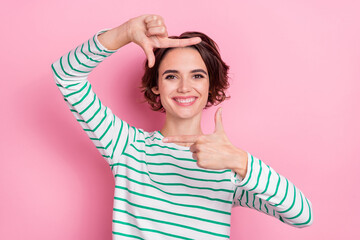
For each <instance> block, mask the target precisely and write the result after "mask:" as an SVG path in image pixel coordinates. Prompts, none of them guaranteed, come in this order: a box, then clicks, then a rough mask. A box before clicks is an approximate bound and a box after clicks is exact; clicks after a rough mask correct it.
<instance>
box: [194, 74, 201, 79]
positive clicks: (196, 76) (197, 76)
mask: <svg viewBox="0 0 360 240" xmlns="http://www.w3.org/2000/svg"><path fill="white" fill-rule="evenodd" d="M194 78H203V75H201V74H196V75H194Z"/></svg>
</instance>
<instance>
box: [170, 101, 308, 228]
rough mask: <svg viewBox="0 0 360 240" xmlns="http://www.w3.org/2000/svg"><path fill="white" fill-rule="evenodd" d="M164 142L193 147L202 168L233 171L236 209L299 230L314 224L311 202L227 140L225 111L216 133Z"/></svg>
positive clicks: (218, 117)
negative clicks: (224, 119)
mask: <svg viewBox="0 0 360 240" xmlns="http://www.w3.org/2000/svg"><path fill="white" fill-rule="evenodd" d="M163 141H164V142H173V143H192V145H191V146H190V151H191V152H192V153H193V158H194V159H196V160H197V164H198V166H199V167H202V168H206V169H216V170H222V169H231V172H232V177H231V181H232V182H233V183H234V185H235V186H236V187H235V192H234V197H233V203H234V206H239V205H240V206H243V207H249V208H253V209H256V210H258V211H261V212H263V213H266V214H268V215H271V216H274V217H276V218H278V219H279V220H281V221H282V222H285V223H287V224H290V225H292V226H295V227H305V226H309V225H311V224H312V221H313V214H312V207H311V203H310V201H309V200H308V199H307V198H306V197H305V195H304V194H303V193H302V192H301V191H300V190H299V189H298V188H296V187H295V185H294V184H293V183H291V182H290V181H289V180H288V179H286V178H285V177H283V176H281V175H280V174H278V173H277V172H275V171H274V169H272V168H271V167H270V166H268V165H266V164H265V163H263V162H262V161H260V160H259V159H257V158H255V157H253V156H252V155H250V154H249V153H247V152H246V151H243V150H241V149H239V148H237V147H235V146H234V145H233V144H232V143H231V142H230V140H229V139H228V138H227V136H226V134H225V131H224V127H223V124H222V118H221V108H218V110H217V111H216V113H215V131H214V133H212V134H208V135H199V136H190V135H188V136H171V137H166V138H163Z"/></svg>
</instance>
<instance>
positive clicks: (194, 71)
mask: <svg viewBox="0 0 360 240" xmlns="http://www.w3.org/2000/svg"><path fill="white" fill-rule="evenodd" d="M196 72H202V73H204V74H205V75H207V73H206V72H205V71H204V70H203V69H194V70H191V71H190V73H196ZM167 73H179V71H178V70H172V69H169V70H166V71H165V72H164V73H163V74H162V75H164V74H167Z"/></svg>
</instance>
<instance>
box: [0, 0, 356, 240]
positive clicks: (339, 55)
mask: <svg viewBox="0 0 360 240" xmlns="http://www.w3.org/2000/svg"><path fill="white" fill-rule="evenodd" d="M359 10H360V4H359V3H358V1H355V0H354V1H344V0H343V1H329V0H311V1H303V0H297V1H285V0H272V1H253V0H251V1H250V0H249V1H238V0H232V1H209V0H206V1H205V0H204V1H194V0H190V1H187V0H186V1H185V0H182V1H165V0H164V1H155V0H152V1H133V0H132V1H119V0H118V1H115V0H103V1H98V0H96V1H95V0H86V1H85V0H76V1H74V0H62V1H45V0H43V1H41V0H32V1H21V4H19V1H13V2H11V1H7V3H3V4H2V7H1V10H0V13H1V14H0V18H1V19H0V20H1V21H0V27H1V28H0V29H1V46H0V47H1V58H0V61H1V69H2V70H1V81H0V91H1V93H0V96H1V101H0V104H1V105H0V106H1V124H0V128H1V129H0V132H1V145H0V147H1V149H0V158H1V161H0V239H4V240H5V239H14V240H15V239H16V240H18V239H28V240H35V239H36V240H43V239H44V240H45V239H52V240H60V239H69V240H73V239H74V240H75V239H76V240H77V239H80V240H82V239H87V240H92V239H94V240H95V239H108V240H110V239H111V217H112V202H113V188H114V182H113V176H112V174H111V171H110V168H109V167H108V166H107V164H106V162H105V161H104V160H103V159H102V157H101V155H100V154H99V153H98V152H97V149H96V148H95V147H94V146H93V145H92V143H91V142H90V140H89V139H88V137H87V136H86V134H85V133H84V132H83V131H82V129H81V127H80V126H79V125H78V123H77V122H76V121H75V120H74V118H73V116H72V114H71V113H70V111H69V110H68V109H67V106H66V104H65V102H64V101H63V99H62V97H61V95H60V93H59V91H58V89H57V87H56V86H55V83H54V81H53V79H52V74H51V68H50V64H51V63H52V62H53V61H55V60H57V58H59V57H60V56H61V55H63V54H64V53H66V52H67V51H68V50H70V49H71V48H73V47H75V46H77V45H78V44H80V43H82V42H83V41H85V40H87V39H88V38H89V37H91V36H93V34H94V33H95V32H97V31H98V30H100V29H103V28H111V27H115V26H117V25H119V24H121V23H123V22H124V21H126V20H128V19H129V18H131V17H135V16H138V15H141V14H143V13H156V14H160V15H162V16H163V17H164V19H165V21H166V24H167V26H168V30H169V34H170V35H175V34H176V35H178V34H180V33H182V32H183V31H187V30H197V31H202V32H205V33H207V34H208V35H210V36H211V37H212V38H213V39H215V40H216V41H217V43H218V44H219V46H220V49H221V53H222V56H223V58H224V60H225V61H226V62H227V63H228V64H229V65H230V66H231V69H230V70H231V71H230V72H231V88H230V90H229V93H230V95H231V96H232V98H231V99H230V100H229V101H226V102H225V103H223V104H221V106H223V122H224V125H225V130H226V131H227V133H228V136H229V138H230V139H231V141H232V142H233V143H234V144H235V145H237V146H238V147H240V148H242V149H244V150H247V151H249V152H250V153H252V154H253V155H255V156H257V157H259V158H260V159H262V160H263V161H264V162H266V163H267V164H269V165H270V166H272V167H273V168H274V169H275V170H276V171H277V172H279V173H280V174H282V175H284V176H286V177H287V178H288V179H289V180H291V181H292V182H293V183H295V184H296V186H297V187H298V188H300V189H301V190H302V191H303V192H304V193H305V194H306V196H307V197H308V198H309V199H310V201H311V202H312V204H313V209H314V223H313V225H312V226H311V227H308V228H304V229H297V228H293V227H290V226H288V225H285V224H283V223H281V222H280V221H278V220H276V219H275V218H272V217H269V216H266V215H265V214H261V213H259V212H257V211H254V210H250V209H245V208H241V207H239V208H235V209H234V211H233V215H232V227H231V239H232V240H237V239H293V240H296V239H340V238H341V239H359V238H360V233H359V229H358V222H359V220H358V218H359V215H360V210H359V209H360V208H359V207H358V201H357V200H358V199H359V198H360V193H359V186H358V184H359V182H360V177H359V170H360V161H359V157H360V150H359V142H360V137H359V136H360V131H359V130H360V129H359V122H360V113H359V101H360V99H359V89H360V82H359V80H360V70H359V69H360V68H359V63H360V44H359V43H360V24H359V22H360V17H359V14H358V13H359ZM143 61H144V54H143V53H142V50H141V49H140V48H139V47H137V46H136V45H134V44H131V45H128V46H126V47H124V48H123V49H121V50H120V51H119V53H117V54H115V55H113V56H112V57H111V58H109V59H107V60H106V61H105V62H104V63H103V64H101V66H99V67H98V68H97V69H96V70H94V72H93V73H92V75H91V77H90V81H91V82H92V84H93V88H94V89H95V91H96V93H97V94H98V95H99V96H100V97H101V99H102V102H103V103H104V104H106V105H108V106H110V108H111V109H112V110H113V112H115V113H116V114H117V115H118V116H119V117H121V118H123V119H124V120H126V121H128V122H129V123H130V124H132V125H134V126H136V127H139V128H143V129H145V130H148V131H151V130H155V129H159V128H160V127H161V125H162V122H163V116H162V114H159V113H154V112H152V111H150V110H149V108H148V106H147V105H146V104H141V101H142V97H141V95H140V93H139V90H138V88H137V87H138V85H139V83H140V78H141V76H142V72H143V70H142V63H143ZM215 110H216V108H210V109H209V110H206V111H205V113H204V117H203V120H204V121H203V128H204V130H205V132H208V133H210V132H212V131H213V128H214V121H213V114H214V112H215ZM150 119H151V120H153V121H149V120H150ZM356 123H357V124H356Z"/></svg>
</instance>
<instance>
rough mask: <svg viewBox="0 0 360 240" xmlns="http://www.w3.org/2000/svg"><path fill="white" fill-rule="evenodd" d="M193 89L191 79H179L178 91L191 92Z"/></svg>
mask: <svg viewBox="0 0 360 240" xmlns="http://www.w3.org/2000/svg"><path fill="white" fill-rule="evenodd" d="M190 90H191V83H190V80H189V79H185V78H183V79H181V80H180V81H179V87H178V92H189V91H190Z"/></svg>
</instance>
